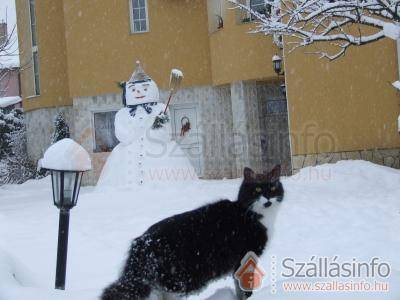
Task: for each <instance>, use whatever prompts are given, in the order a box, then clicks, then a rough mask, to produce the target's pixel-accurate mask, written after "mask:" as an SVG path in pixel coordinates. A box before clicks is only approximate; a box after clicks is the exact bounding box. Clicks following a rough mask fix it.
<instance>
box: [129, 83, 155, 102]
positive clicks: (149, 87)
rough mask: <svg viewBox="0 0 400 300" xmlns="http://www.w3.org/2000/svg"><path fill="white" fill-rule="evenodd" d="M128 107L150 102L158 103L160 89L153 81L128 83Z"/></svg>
mask: <svg viewBox="0 0 400 300" xmlns="http://www.w3.org/2000/svg"><path fill="white" fill-rule="evenodd" d="M125 89H126V93H125V97H126V105H127V106H129V105H137V104H142V103H148V102H158V101H159V98H160V94H159V91H158V87H157V85H156V83H155V82H154V81H153V80H149V81H143V82H127V83H126V86H125Z"/></svg>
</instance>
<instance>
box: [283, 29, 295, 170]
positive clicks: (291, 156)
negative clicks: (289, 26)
mask: <svg viewBox="0 0 400 300" xmlns="http://www.w3.org/2000/svg"><path fill="white" fill-rule="evenodd" d="M282 54H283V55H282V63H283V70H284V74H285V75H284V84H285V86H286V105H287V120H288V133H289V152H290V166H291V173H292V175H293V170H294V169H293V139H292V128H291V126H290V106H289V93H288V90H289V89H288V85H287V75H288V69H287V68H286V65H287V64H286V49H285V41H284V37H283V39H282Z"/></svg>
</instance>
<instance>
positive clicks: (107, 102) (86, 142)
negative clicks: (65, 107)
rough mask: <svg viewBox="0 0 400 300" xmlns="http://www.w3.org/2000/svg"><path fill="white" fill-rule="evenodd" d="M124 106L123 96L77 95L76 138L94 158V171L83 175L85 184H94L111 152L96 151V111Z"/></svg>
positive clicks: (74, 106) (74, 107)
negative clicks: (94, 118)
mask: <svg viewBox="0 0 400 300" xmlns="http://www.w3.org/2000/svg"><path fill="white" fill-rule="evenodd" d="M121 107H122V100H121V96H120V95H117V94H108V95H102V96H93V97H75V98H74V104H73V115H74V122H75V134H74V139H75V141H77V142H78V143H79V144H81V145H82V146H83V147H84V148H85V149H86V151H88V152H89V154H90V156H91V158H92V165H93V169H92V171H90V172H88V173H87V174H85V176H84V177H83V184H84V185H94V184H96V182H97V179H98V178H99V176H100V173H101V170H102V168H103V166H104V163H105V162H106V160H107V157H108V156H109V154H110V153H109V152H102V153H95V152H94V148H95V145H94V127H93V117H94V113H95V112H103V111H117V110H119V109H120V108H121Z"/></svg>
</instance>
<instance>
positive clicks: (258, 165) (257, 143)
mask: <svg viewBox="0 0 400 300" xmlns="http://www.w3.org/2000/svg"><path fill="white" fill-rule="evenodd" d="M231 102H232V124H233V139H234V153H233V156H234V159H235V162H236V167H235V172H234V176H235V177H239V176H241V174H242V172H243V168H244V167H251V168H253V169H254V170H256V171H258V172H261V171H262V153H261V140H260V117H259V114H258V112H259V107H258V97H257V87H256V82H254V81H252V82H244V81H238V82H234V83H232V85H231Z"/></svg>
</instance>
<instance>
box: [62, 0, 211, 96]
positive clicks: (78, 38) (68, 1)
mask: <svg viewBox="0 0 400 300" xmlns="http://www.w3.org/2000/svg"><path fill="white" fill-rule="evenodd" d="M64 3H65V29H66V37H67V51H68V62H69V64H68V67H69V76H70V90H71V95H72V96H89V95H98V94H105V93H111V92H119V89H118V88H117V87H116V84H115V82H117V81H122V80H128V79H129V78H130V75H131V74H132V72H133V69H134V66H135V61H136V60H141V61H142V63H143V65H144V68H145V70H146V71H147V72H148V73H149V74H150V75H151V76H152V77H153V79H154V80H155V81H156V82H157V83H158V84H159V85H160V87H162V88H167V87H168V82H169V74H170V71H171V69H172V68H174V67H177V68H180V69H182V71H183V72H184V74H185V79H184V81H183V86H192V85H206V84H211V70H210V55H209V43H208V31H207V9H206V6H205V5H206V2H205V1H203V0H193V1H181V0H148V14H149V24H150V26H149V27H150V31H149V32H147V33H139V34H130V19H129V2H128V0H108V1H97V2H96V4H95V5H94V3H93V2H92V1H80V0H64Z"/></svg>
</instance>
